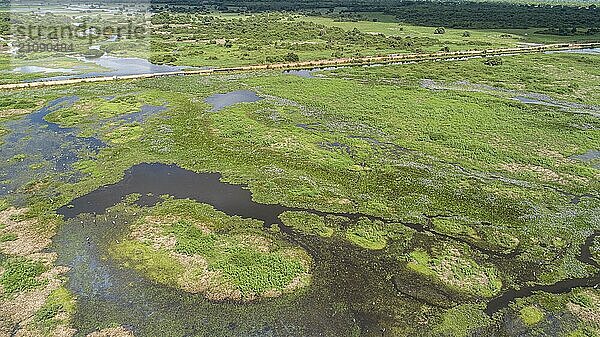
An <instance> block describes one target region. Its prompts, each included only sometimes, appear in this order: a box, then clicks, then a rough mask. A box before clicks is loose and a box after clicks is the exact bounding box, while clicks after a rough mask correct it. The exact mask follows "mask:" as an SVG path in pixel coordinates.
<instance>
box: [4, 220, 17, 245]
mask: <svg viewBox="0 0 600 337" xmlns="http://www.w3.org/2000/svg"><path fill="white" fill-rule="evenodd" d="M0 230H2V224H0ZM17 239H18V236H17V234H15V233H4V234H0V243H2V242H8V241H15V240H17Z"/></svg>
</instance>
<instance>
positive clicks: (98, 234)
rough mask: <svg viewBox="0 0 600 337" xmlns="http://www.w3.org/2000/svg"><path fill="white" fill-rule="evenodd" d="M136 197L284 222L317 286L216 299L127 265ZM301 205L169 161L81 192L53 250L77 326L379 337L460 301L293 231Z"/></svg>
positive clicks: (374, 256)
mask: <svg viewBox="0 0 600 337" xmlns="http://www.w3.org/2000/svg"><path fill="white" fill-rule="evenodd" d="M132 193H139V194H141V195H142V197H141V198H140V199H138V201H137V203H138V204H139V205H142V206H149V205H154V204H156V203H157V202H159V201H160V199H159V198H158V197H157V196H159V195H164V194H169V195H171V196H173V197H175V198H190V199H193V200H196V201H199V202H202V203H207V204H210V205H213V206H214V207H215V208H216V209H218V210H221V211H223V212H224V213H226V214H229V215H232V216H233V215H237V216H241V217H245V218H254V219H259V220H262V221H263V222H264V223H265V224H266V225H269V224H273V223H277V224H279V225H280V226H281V227H282V229H283V232H282V234H281V235H283V236H284V238H286V239H287V240H289V241H292V242H294V243H295V244H298V245H300V246H301V247H303V248H304V249H306V250H307V251H308V252H309V253H310V254H311V256H313V258H314V261H315V266H314V268H313V269H314V270H313V283H312V284H311V286H310V287H309V288H308V289H307V290H305V291H303V292H301V293H299V294H296V295H290V296H284V297H282V298H278V299H271V300H263V301H259V302H256V303H250V304H237V303H229V302H223V303H215V302H210V301H207V300H205V299H204V298H203V297H202V296H201V295H193V294H189V293H185V292H182V291H179V290H176V289H173V288H169V287H165V286H162V285H159V284H156V283H154V282H152V281H150V280H148V279H147V278H145V277H144V276H142V275H140V274H138V273H137V272H135V271H132V270H130V269H127V268H123V267H121V266H119V265H117V264H115V262H114V261H113V260H111V259H110V258H108V257H107V247H108V246H109V245H110V244H112V243H115V242H118V240H119V239H120V238H121V237H124V236H125V235H126V234H127V224H128V223H131V221H134V220H135V219H136V216H137V215H136V214H128V213H126V212H121V213H115V212H112V213H111V212H108V211H107V209H108V208H110V207H112V206H114V205H116V204H117V203H119V202H121V201H122V200H123V198H124V197H125V196H127V195H129V194H132ZM297 210H302V209H297V208H288V207H284V206H281V205H266V204H260V203H257V202H255V201H253V200H252V194H251V192H250V191H249V190H248V189H247V188H246V187H245V186H242V185H231V184H227V183H224V182H222V181H221V180H220V175H219V174H213V173H203V174H198V173H195V172H192V171H188V170H184V169H182V168H179V167H177V166H175V165H164V164H139V165H136V166H134V167H132V168H130V169H129V170H127V171H126V173H125V177H124V178H123V179H122V180H121V181H119V182H117V183H116V184H113V185H108V186H104V187H101V188H99V189H97V190H95V191H93V192H91V193H89V194H87V195H84V196H82V197H79V198H76V199H74V200H73V201H72V202H71V203H70V205H67V206H65V207H62V208H60V209H59V210H58V211H57V212H58V213H59V214H62V215H63V216H64V217H65V219H67V221H66V224H65V225H64V226H63V227H61V229H60V230H59V232H58V234H57V235H56V237H55V239H54V247H53V249H54V250H56V251H57V252H58V254H59V261H58V263H59V264H62V265H67V266H69V267H71V271H70V272H69V281H68V287H69V289H70V290H71V291H73V292H74V293H75V295H76V296H77V298H78V308H79V309H78V311H77V313H76V317H75V324H76V327H77V328H78V329H79V330H80V332H81V333H82V334H83V333H86V332H89V331H92V330H94V329H95V328H97V327H98V326H110V325H114V324H119V325H124V326H127V327H128V328H130V329H132V330H133V331H134V332H135V333H136V335H138V336H155V335H157V334H160V333H166V331H169V334H170V335H173V336H189V335H207V334H208V335H211V336H347V335H351V334H352V333H353V332H356V331H358V329H360V330H361V331H363V332H370V333H374V334H376V335H380V334H381V332H382V331H384V329H385V328H386V324H391V323H390V322H393V319H390V318H389V317H390V315H392V316H393V315H394V312H396V314H398V315H400V316H398V317H401V322H400V323H399V322H395V324H396V325H398V324H405V325H406V326H407V328H409V327H410V322H412V321H413V320H414V319H418V317H417V315H418V312H419V310H418V308H419V307H420V305H421V304H420V303H421V302H422V301H423V299H424V298H434V299H436V298H437V299H439V301H443V302H444V303H446V302H447V303H456V302H455V301H454V300H456V298H453V297H452V294H449V293H447V292H445V291H443V290H439V289H436V287H435V285H434V286H433V287H432V286H431V284H430V283H429V282H428V281H427V280H426V279H420V278H419V277H418V276H416V275H415V274H414V273H410V272H408V271H406V268H404V267H403V263H402V262H399V261H398V260H397V259H395V258H394V257H393V256H392V255H388V254H387V253H386V252H385V251H375V252H374V251H367V250H364V249H360V248H357V247H356V246H352V245H350V244H348V243H346V242H344V241H342V240H337V241H336V242H333V243H332V242H328V241H327V239H323V238H319V237H314V236H308V235H304V234H301V233H298V232H295V231H293V230H290V229H289V228H285V226H283V224H282V223H281V221H280V220H279V218H278V216H279V215H280V214H281V213H282V212H284V211H297ZM308 211H310V210H308ZM311 212H314V213H316V214H320V215H326V213H323V212H316V211H311ZM336 215H343V216H346V217H348V218H354V219H356V218H358V217H361V216H364V215H360V214H336ZM414 228H415V229H416V230H418V231H423V230H424V229H423V228H422V227H418V226H415V227H414ZM597 234H598V233H596V234H595V235H597ZM592 240H593V237H590V238H589V239H588V240H587V241H586V245H585V246H584V247H583V248H582V256H581V257H580V259H581V260H582V261H583V262H585V263H591V262H593V261H592V259H591V257H590V256H589V245H591V242H592ZM597 282H598V278H597V276H595V277H592V278H589V279H581V280H579V279H577V280H568V281H564V282H559V283H557V284H555V285H550V286H535V287H525V288H522V289H521V290H518V291H513V290H509V291H507V292H506V293H504V294H503V295H501V296H500V297H498V298H496V299H493V300H492V301H490V302H489V304H488V307H487V312H488V313H490V314H491V313H493V312H495V311H497V310H498V309H501V308H503V307H505V306H506V305H508V303H510V302H511V301H512V300H514V299H515V298H517V297H523V296H528V295H530V294H531V293H532V292H534V291H538V290H541V291H549V292H566V291H569V290H570V289H572V288H574V287H579V286H593V285H594V284H597ZM407 287H408V288H410V289H406V288H407ZM438 288H439V287H438ZM421 297H423V298H421ZM436 301H437V300H436ZM439 301H438V302H439ZM378 303H379V304H378ZM381 303H386V305H380V304H381ZM448 305H452V304H448ZM407 312H408V313H407ZM411 312H414V315H415V317H411Z"/></svg>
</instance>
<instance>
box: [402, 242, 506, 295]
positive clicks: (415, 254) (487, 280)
mask: <svg viewBox="0 0 600 337" xmlns="http://www.w3.org/2000/svg"><path fill="white" fill-rule="evenodd" d="M407 267H408V268H409V269H410V270H413V271H415V272H417V273H419V274H422V275H425V276H428V277H431V278H433V279H435V280H437V281H439V282H441V283H442V284H444V285H446V286H448V287H450V288H452V289H454V290H455V291H457V292H461V293H466V294H471V295H475V296H480V297H493V296H495V295H497V294H498V293H499V292H500V290H501V288H502V280H501V279H500V277H499V276H498V272H497V270H496V269H495V268H494V267H493V266H482V265H480V264H478V263H477V262H475V261H474V260H473V259H472V258H470V257H469V256H468V255H467V254H466V253H464V252H461V251H460V250H458V249H456V248H448V247H447V248H444V249H441V250H438V251H436V253H435V254H434V255H433V256H432V255H431V254H430V253H428V252H426V251H424V250H415V251H412V252H411V253H410V254H409V255H408V263H407Z"/></svg>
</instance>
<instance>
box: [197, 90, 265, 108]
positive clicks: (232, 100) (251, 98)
mask: <svg viewBox="0 0 600 337" xmlns="http://www.w3.org/2000/svg"><path fill="white" fill-rule="evenodd" d="M261 99H262V97H260V96H258V95H257V94H256V93H255V92H254V91H250V90H238V91H232V92H228V93H226V94H214V95H212V96H209V97H207V98H206V100H205V102H206V103H208V104H210V105H212V109H211V110H210V111H213V112H217V111H220V110H223V109H225V108H226V107H229V106H232V105H235V104H238V103H252V102H257V101H260V100H261Z"/></svg>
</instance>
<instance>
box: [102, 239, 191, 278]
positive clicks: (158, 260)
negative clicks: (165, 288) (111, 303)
mask: <svg viewBox="0 0 600 337" xmlns="http://www.w3.org/2000/svg"><path fill="white" fill-rule="evenodd" d="M111 254H112V255H113V257H115V258H116V259H118V260H120V261H122V262H123V266H124V267H126V268H132V269H135V270H137V271H140V272H142V273H143V274H145V275H147V276H148V277H150V278H151V279H154V280H156V281H158V282H160V283H163V284H166V285H169V286H172V287H176V286H177V285H178V278H179V277H180V275H182V274H183V272H184V270H185V266H183V265H182V264H181V263H180V262H178V261H177V260H176V259H174V258H173V257H171V255H170V254H169V252H167V251H165V250H157V249H153V248H152V247H150V246H149V245H146V244H143V243H141V242H137V241H131V240H123V241H122V242H119V243H118V244H116V245H115V246H114V247H113V249H111Z"/></svg>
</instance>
